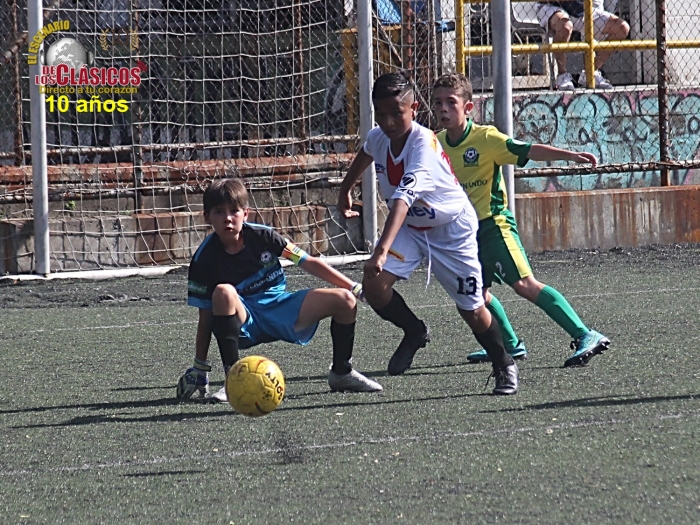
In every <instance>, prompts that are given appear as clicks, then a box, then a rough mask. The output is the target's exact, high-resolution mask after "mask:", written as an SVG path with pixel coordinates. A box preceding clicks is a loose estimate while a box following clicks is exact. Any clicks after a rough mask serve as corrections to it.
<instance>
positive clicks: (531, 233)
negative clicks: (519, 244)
mask: <svg viewBox="0 0 700 525" xmlns="http://www.w3.org/2000/svg"><path fill="white" fill-rule="evenodd" d="M516 216H517V220H518V225H519V230H520V233H521V236H522V239H523V244H524V245H525V248H526V249H527V250H528V251H530V252H539V251H545V250H565V249H569V248H601V249H608V248H612V247H615V246H621V247H622V246H625V247H628V246H643V245H649V244H672V243H677V242H700V186H680V187H669V188H639V189H618V190H598V191H587V192H549V193H537V194H521V195H517V198H516ZM250 218H251V220H252V221H259V222H264V223H267V224H270V225H272V226H275V227H278V228H282V229H283V230H284V231H286V232H287V234H288V236H289V237H291V238H292V239H293V240H295V241H297V242H299V243H300V244H301V246H302V247H303V248H304V249H306V250H307V251H309V252H310V253H312V254H319V253H322V254H325V255H334V254H336V253H338V252H341V253H342V252H343V251H348V252H351V251H352V246H353V244H354V245H355V246H362V234H361V221H360V219H352V220H349V221H347V220H344V219H340V217H338V216H337V213H336V212H335V209H334V208H333V207H325V206H306V207H294V208H291V207H290V208H288V209H277V210H260V211H259V212H255V213H253V214H251V217H250ZM32 228H33V226H32V222H31V220H6V221H0V239H2V240H3V242H2V243H0V275H2V274H6V273H9V274H17V273H31V272H32V269H33V251H34V243H33V231H32ZM344 231H347V232H349V234H350V239H349V240H348V239H347V237H346V236H344V235H343V232H344ZM208 232H209V230H208V227H207V225H206V224H204V223H203V221H202V215H201V213H161V214H139V215H132V216H129V217H114V218H110V219H105V218H101V219H92V220H88V221H82V222H80V223H79V222H78V221H77V220H76V221H75V222H71V221H60V222H59V221H56V222H52V226H51V235H50V239H51V251H52V255H51V269H52V271H60V270H75V269H83V270H93V269H96V268H102V267H124V266H136V265H139V266H143V265H155V264H185V263H187V262H189V259H190V257H191V256H192V253H193V250H195V249H196V248H197V246H198V245H199V243H200V242H201V240H202V239H203V238H204V236H206V235H207V233H208ZM330 240H332V242H330ZM81 253H84V254H85V255H84V256H83V257H82V259H79V260H76V257H80V254H81Z"/></svg>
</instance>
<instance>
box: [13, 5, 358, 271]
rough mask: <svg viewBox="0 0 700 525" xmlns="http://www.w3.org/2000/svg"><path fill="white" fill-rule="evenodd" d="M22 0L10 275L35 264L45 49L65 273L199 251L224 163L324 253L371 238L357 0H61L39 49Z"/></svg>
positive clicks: (262, 215)
mask: <svg viewBox="0 0 700 525" xmlns="http://www.w3.org/2000/svg"><path fill="white" fill-rule="evenodd" d="M10 4H11V6H12V8H11V9H10V10H9V11H8V12H6V13H4V14H3V15H1V18H0V30H1V31H2V35H3V40H2V42H3V50H8V52H7V53H5V56H6V58H7V60H6V63H5V64H4V65H3V67H2V70H1V72H0V74H1V76H0V82H1V85H2V87H3V92H4V93H5V96H7V97H8V99H9V103H8V104H6V105H4V108H3V109H1V110H0V163H1V164H2V165H0V274H7V273H11V274H13V273H27V272H31V271H32V270H33V269H34V268H33V250H34V246H33V237H32V219H33V213H32V206H33V203H32V185H31V177H32V172H31V162H32V159H31V144H30V136H31V134H30V108H29V83H30V81H34V80H35V79H30V78H29V68H28V65H27V64H28V62H31V60H32V57H33V56H36V59H37V60H38V61H39V63H40V64H42V65H43V66H44V67H42V73H45V74H46V76H45V77H44V76H43V75H42V78H41V79H38V80H39V83H41V84H43V85H44V87H45V97H46V139H47V147H48V155H47V157H48V180H49V208H50V219H49V227H50V253H51V271H52V272H55V271H64V270H92V269H101V268H115V267H134V266H150V265H154V264H180V263H186V262H188V261H189V259H190V257H191V255H192V254H193V253H194V250H196V248H197V246H198V245H199V244H200V242H201V241H202V240H203V238H204V237H205V236H206V235H207V234H208V232H209V231H210V230H209V229H208V227H207V225H206V224H204V221H203V216H202V213H201V212H202V205H201V196H202V192H203V190H204V189H205V188H206V187H207V186H208V184H209V183H210V182H211V181H212V180H213V179H216V178H221V177H242V178H244V180H245V183H246V185H247V187H248V188H249V190H250V200H251V208H252V212H251V215H250V220H251V221H252V222H263V223H266V224H268V225H270V226H273V227H274V228H276V229H277V230H278V231H279V232H280V233H282V234H283V235H285V236H286V237H288V238H290V239H291V240H293V241H294V242H296V243H297V244H299V245H300V246H301V247H302V248H304V249H305V250H307V251H308V252H309V253H311V254H313V255H326V256H333V255H339V254H360V253H363V252H367V250H368V247H367V246H366V245H365V242H364V236H363V233H362V222H361V220H360V219H352V220H346V219H344V218H341V217H339V216H338V214H337V212H336V210H335V203H336V200H337V186H338V184H339V183H340V180H341V178H342V176H343V175H344V173H345V171H346V169H347V167H348V166H349V163H350V161H351V160H352V155H353V153H354V152H355V151H356V150H357V148H358V146H359V135H358V133H359V131H358V130H359V110H358V91H357V89H358V86H357V82H356V78H357V74H356V56H357V32H356V30H355V29H354V23H353V16H354V8H353V5H352V4H350V5H348V4H347V2H346V3H344V2H343V0H304V1H303V2H302V1H301V0H52V1H51V2H44V22H45V24H47V25H46V26H45V27H44V29H45V30H46V31H44V33H48V34H45V35H42V37H43V54H37V55H33V53H32V47H31V44H32V42H33V41H34V40H35V35H26V37H24V40H23V33H24V32H26V29H27V28H26V20H27V15H26V9H27V0H15V1H14V2H10ZM55 22H59V24H54V23H55ZM47 28H48V29H47ZM70 39H72V41H76V42H77V45H76V44H74V43H72V41H69V40H70ZM16 42H19V45H18V46H17V45H15V43H16ZM13 45H14V49H13ZM18 48H19V50H17V49H18ZM81 50H82V51H81ZM76 57H77V58H76ZM71 60H73V62H71ZM80 60H82V61H83V63H84V64H85V66H86V69H88V71H89V73H88V74H89V77H86V78H80V76H79V73H80V71H79V70H80V68H81V67H80V64H79V62H80ZM76 61H77V62H78V65H77V67H76ZM61 64H67V67H63V69H61ZM71 69H73V70H74V77H75V78H73V77H71V76H70V74H69V73H70V72H71ZM92 70H95V71H96V73H95V77H96V79H97V80H96V81H93V80H92ZM115 71H116V73H115ZM124 71H126V73H124ZM122 73H124V75H122ZM52 75H55V78H54V77H52ZM66 79H67V82H66V83H65V84H62V82H63V81H66ZM358 191H359V190H358ZM357 202H358V205H359V204H361V196H360V195H359V193H358V194H357Z"/></svg>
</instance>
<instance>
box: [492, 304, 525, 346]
mask: <svg viewBox="0 0 700 525" xmlns="http://www.w3.org/2000/svg"><path fill="white" fill-rule="evenodd" d="M486 308H487V309H488V311H489V312H491V315H492V316H494V317H495V318H496V321H498V325H499V326H500V327H501V337H502V338H503V346H505V348H506V350H512V349H513V348H515V347H516V346H518V336H517V335H515V331H514V330H513V327H512V326H511V324H510V321H509V320H508V316H507V315H506V311H505V310H504V309H503V305H502V304H501V301H499V300H498V299H497V298H496V296H495V295H493V294H491V302H490V303H488V304H487V305H486Z"/></svg>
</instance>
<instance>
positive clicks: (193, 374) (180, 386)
mask: <svg viewBox="0 0 700 525" xmlns="http://www.w3.org/2000/svg"><path fill="white" fill-rule="evenodd" d="M195 392H198V393H199V397H200V398H205V397H207V395H208V394H209V377H208V376H207V374H206V372H201V371H200V370H198V369H196V368H188V369H187V371H186V372H185V373H184V374H182V377H180V379H179V380H178V382H177V392H176V396H177V398H178V399H190V398H191V397H192V396H193V395H194V393H195Z"/></svg>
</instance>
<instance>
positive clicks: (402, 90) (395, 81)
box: [372, 71, 413, 100]
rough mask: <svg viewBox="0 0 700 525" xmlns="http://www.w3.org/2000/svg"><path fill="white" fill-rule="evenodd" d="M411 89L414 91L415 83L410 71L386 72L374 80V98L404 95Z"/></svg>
mask: <svg viewBox="0 0 700 525" xmlns="http://www.w3.org/2000/svg"><path fill="white" fill-rule="evenodd" d="M409 91H410V92H413V83H412V82H411V79H410V78H409V77H408V73H406V72H405V71H398V72H396V73H386V74H384V75H382V76H381V77H379V78H378V79H377V80H375V81H374V87H372V100H381V99H383V98H391V97H402V96H403V95H405V94H406V93H408V92H409Z"/></svg>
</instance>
